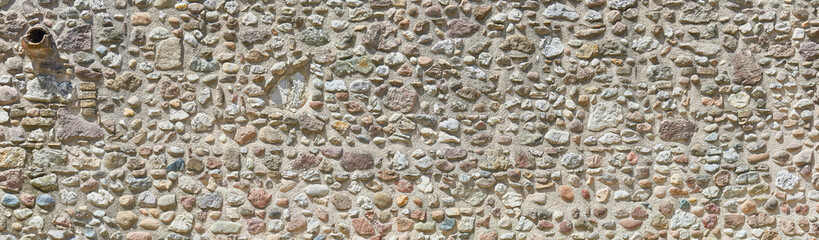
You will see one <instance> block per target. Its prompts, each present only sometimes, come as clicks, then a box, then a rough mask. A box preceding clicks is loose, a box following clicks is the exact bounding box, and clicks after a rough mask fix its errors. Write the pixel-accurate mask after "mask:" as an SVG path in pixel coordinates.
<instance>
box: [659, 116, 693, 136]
mask: <svg viewBox="0 0 819 240" xmlns="http://www.w3.org/2000/svg"><path fill="white" fill-rule="evenodd" d="M695 131H697V126H696V125H694V123H692V122H690V121H688V120H683V119H678V120H665V121H663V122H662V123H660V127H659V129H657V133H658V135H659V136H660V138H661V139H663V140H666V141H689V140H690V139H691V137H693V136H694V132H695Z"/></svg>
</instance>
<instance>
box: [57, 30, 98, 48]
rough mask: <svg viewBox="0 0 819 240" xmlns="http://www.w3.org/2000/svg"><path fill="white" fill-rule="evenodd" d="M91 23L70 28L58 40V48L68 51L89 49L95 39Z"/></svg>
mask: <svg viewBox="0 0 819 240" xmlns="http://www.w3.org/2000/svg"><path fill="white" fill-rule="evenodd" d="M91 32H92V26H91V25H80V26H76V27H74V28H71V29H68V30H67V31H65V32H64V33H63V34H62V35H60V38H59V39H58V40H57V48H59V49H62V50H66V51H89V50H91V45H92V43H93V41H94V36H93V34H92V33H91Z"/></svg>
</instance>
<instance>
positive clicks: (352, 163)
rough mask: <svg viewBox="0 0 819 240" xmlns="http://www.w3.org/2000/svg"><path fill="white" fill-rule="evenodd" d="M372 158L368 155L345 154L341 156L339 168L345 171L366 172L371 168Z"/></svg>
mask: <svg viewBox="0 0 819 240" xmlns="http://www.w3.org/2000/svg"><path fill="white" fill-rule="evenodd" d="M373 164H374V163H373V156H372V155H370V154H369V153H351V152H345V153H344V155H342V156H341V167H342V168H344V170H345V171H355V170H366V169H370V168H372V167H373Z"/></svg>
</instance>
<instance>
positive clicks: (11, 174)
mask: <svg viewBox="0 0 819 240" xmlns="http://www.w3.org/2000/svg"><path fill="white" fill-rule="evenodd" d="M23 181H24V175H23V169H19V168H18V169H11V170H6V171H3V172H0V189H2V190H3V191H7V192H12V193H18V192H20V190H22V189H23Z"/></svg>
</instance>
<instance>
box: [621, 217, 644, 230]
mask: <svg viewBox="0 0 819 240" xmlns="http://www.w3.org/2000/svg"><path fill="white" fill-rule="evenodd" d="M642 225H643V220H637V219H623V220H620V226H623V227H624V228H626V229H637V228H639V227H640V226H642Z"/></svg>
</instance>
